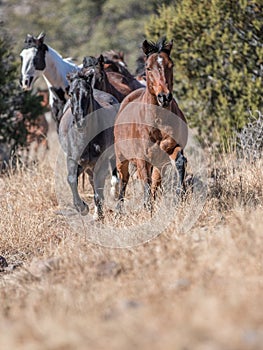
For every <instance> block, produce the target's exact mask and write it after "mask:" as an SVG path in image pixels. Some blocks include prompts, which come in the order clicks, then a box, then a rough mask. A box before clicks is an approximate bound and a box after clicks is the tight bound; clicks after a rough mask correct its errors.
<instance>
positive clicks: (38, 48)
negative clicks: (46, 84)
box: [20, 33, 48, 90]
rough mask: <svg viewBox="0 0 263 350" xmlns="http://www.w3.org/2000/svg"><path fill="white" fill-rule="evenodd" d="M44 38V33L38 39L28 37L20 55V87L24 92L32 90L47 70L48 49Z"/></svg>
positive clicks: (28, 35) (29, 35)
mask: <svg viewBox="0 0 263 350" xmlns="http://www.w3.org/2000/svg"><path fill="white" fill-rule="evenodd" d="M44 38H45V34H44V33H41V34H40V35H39V36H38V37H37V38H36V37H34V36H33V35H31V34H27V36H26V39H25V42H24V48H23V50H22V51H21V53H20V57H21V77H20V85H21V86H22V88H23V90H31V89H32V86H33V83H34V82H35V81H36V79H37V78H38V77H39V76H41V75H42V73H43V71H44V69H45V68H46V62H45V54H46V51H48V47H47V45H46V44H45V43H44Z"/></svg>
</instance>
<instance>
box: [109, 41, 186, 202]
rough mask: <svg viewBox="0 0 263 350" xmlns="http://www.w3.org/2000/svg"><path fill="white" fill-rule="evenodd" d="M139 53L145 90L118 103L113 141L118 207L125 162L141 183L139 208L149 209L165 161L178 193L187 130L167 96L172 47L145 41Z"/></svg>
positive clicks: (170, 84) (126, 173) (125, 174)
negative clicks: (142, 56) (141, 205)
mask: <svg viewBox="0 0 263 350" xmlns="http://www.w3.org/2000/svg"><path fill="white" fill-rule="evenodd" d="M142 49H143V51H144V53H145V55H146V63H145V67H146V82H147V85H146V88H142V89H139V90H136V91H134V92H132V93H131V94H129V95H128V96H127V97H126V98H125V99H124V100H123V102H122V103H121V106H120V109H119V112H118V115H117V117H116V122H115V128H114V136H115V152H116V165H117V170H118V172H119V177H120V192H119V200H120V202H119V206H120V207H121V204H122V202H123V199H124V195H125V189H126V186H127V183H128V180H129V171H128V167H129V162H132V163H135V164H136V166H137V173H138V177H139V178H140V179H141V180H142V181H143V183H144V205H145V207H146V208H149V209H150V208H151V194H152V195H153V196H154V195H155V191H156V188H157V186H158V185H160V183H161V170H162V167H163V165H164V164H165V163H166V162H167V161H169V162H171V163H172V165H173V166H174V177H175V178H176V177H177V178H178V177H179V181H176V182H177V184H176V186H178V187H177V190H178V189H179V188H180V189H182V188H183V185H184V176H185V166H186V158H185V157H184V155H183V149H184V147H185V145H186V142H187V125H186V119H185V117H184V114H183V113H182V111H181V110H180V108H179V107H178V104H177V103H176V101H175V99H174V98H173V95H172V92H173V62H172V60H171V58H170V52H171V49H172V42H169V43H167V42H166V40H165V39H161V40H159V41H158V42H157V43H152V42H148V41H147V40H145V41H144V42H143V46H142ZM177 192H178V191H177Z"/></svg>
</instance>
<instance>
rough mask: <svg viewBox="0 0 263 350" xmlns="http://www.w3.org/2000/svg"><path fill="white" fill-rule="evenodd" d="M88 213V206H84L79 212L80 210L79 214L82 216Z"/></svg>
mask: <svg viewBox="0 0 263 350" xmlns="http://www.w3.org/2000/svg"><path fill="white" fill-rule="evenodd" d="M88 213H89V207H88V206H86V207H85V208H84V209H83V210H81V212H80V214H81V215H82V216H85V215H88Z"/></svg>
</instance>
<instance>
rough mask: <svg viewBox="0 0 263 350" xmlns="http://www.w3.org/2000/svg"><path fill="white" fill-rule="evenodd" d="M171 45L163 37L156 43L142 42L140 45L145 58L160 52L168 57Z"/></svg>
mask: <svg viewBox="0 0 263 350" xmlns="http://www.w3.org/2000/svg"><path fill="white" fill-rule="evenodd" d="M171 45H172V41H171V42H167V41H166V37H165V36H164V37H162V38H160V39H158V41H157V42H153V41H147V40H144V42H143V44H142V49H143V51H144V53H145V54H146V56H147V57H149V56H150V55H152V54H154V53H161V52H164V53H166V54H167V55H170V52H171Z"/></svg>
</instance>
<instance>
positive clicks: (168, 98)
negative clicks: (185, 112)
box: [166, 92, 173, 102]
mask: <svg viewBox="0 0 263 350" xmlns="http://www.w3.org/2000/svg"><path fill="white" fill-rule="evenodd" d="M166 98H167V101H168V102H170V101H172V99H173V94H172V93H171V92H169V94H167V97H166Z"/></svg>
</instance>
